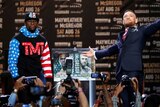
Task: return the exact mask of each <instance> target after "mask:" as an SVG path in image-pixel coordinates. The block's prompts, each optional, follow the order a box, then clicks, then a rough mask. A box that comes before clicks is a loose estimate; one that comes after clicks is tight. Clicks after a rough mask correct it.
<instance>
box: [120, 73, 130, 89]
mask: <svg viewBox="0 0 160 107" xmlns="http://www.w3.org/2000/svg"><path fill="white" fill-rule="evenodd" d="M121 81H122V85H125V86H126V87H128V86H131V79H130V78H129V76H128V75H122V78H121Z"/></svg>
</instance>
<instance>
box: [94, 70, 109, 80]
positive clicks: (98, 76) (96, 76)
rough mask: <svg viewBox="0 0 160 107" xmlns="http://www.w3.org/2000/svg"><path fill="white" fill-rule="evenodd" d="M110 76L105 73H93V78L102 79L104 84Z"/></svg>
mask: <svg viewBox="0 0 160 107" xmlns="http://www.w3.org/2000/svg"><path fill="white" fill-rule="evenodd" d="M107 76H108V75H107V74H105V73H103V72H95V73H91V78H100V79H101V80H102V81H103V82H104V81H105V80H106V77H107Z"/></svg>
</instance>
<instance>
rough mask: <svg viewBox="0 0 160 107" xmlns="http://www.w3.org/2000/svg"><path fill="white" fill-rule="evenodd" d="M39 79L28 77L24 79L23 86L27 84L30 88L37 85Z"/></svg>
mask: <svg viewBox="0 0 160 107" xmlns="http://www.w3.org/2000/svg"><path fill="white" fill-rule="evenodd" d="M36 78H37V76H28V77H24V79H23V80H22V83H23V84H27V85H30V86H33V85H35V84H34V80H35V79H36Z"/></svg>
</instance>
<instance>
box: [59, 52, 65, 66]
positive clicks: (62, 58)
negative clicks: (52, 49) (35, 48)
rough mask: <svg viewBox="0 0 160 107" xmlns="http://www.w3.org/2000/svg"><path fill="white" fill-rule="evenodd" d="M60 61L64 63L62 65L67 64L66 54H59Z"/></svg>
mask: <svg viewBox="0 0 160 107" xmlns="http://www.w3.org/2000/svg"><path fill="white" fill-rule="evenodd" d="M59 61H60V63H61V64H62V66H65V63H66V55H65V54H62V55H60V56H59Z"/></svg>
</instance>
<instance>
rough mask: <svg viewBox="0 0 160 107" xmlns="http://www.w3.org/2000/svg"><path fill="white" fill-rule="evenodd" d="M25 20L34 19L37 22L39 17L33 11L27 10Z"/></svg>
mask: <svg viewBox="0 0 160 107" xmlns="http://www.w3.org/2000/svg"><path fill="white" fill-rule="evenodd" d="M27 20H36V21H37V22H39V18H38V16H37V14H36V13H35V12H28V13H26V14H25V22H26V21H27Z"/></svg>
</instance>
